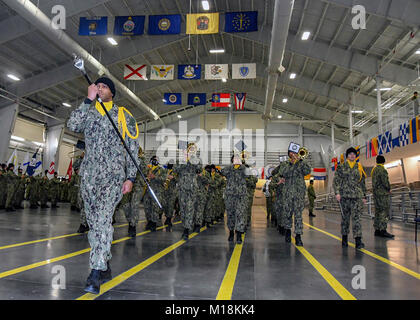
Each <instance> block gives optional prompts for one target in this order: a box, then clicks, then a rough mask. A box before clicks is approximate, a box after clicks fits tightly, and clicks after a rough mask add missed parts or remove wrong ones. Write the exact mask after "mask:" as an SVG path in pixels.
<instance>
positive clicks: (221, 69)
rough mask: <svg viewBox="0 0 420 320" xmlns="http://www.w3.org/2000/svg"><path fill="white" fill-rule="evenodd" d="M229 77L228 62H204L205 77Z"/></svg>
mask: <svg viewBox="0 0 420 320" xmlns="http://www.w3.org/2000/svg"><path fill="white" fill-rule="evenodd" d="M228 77H229V67H228V64H206V68H205V79H206V80H221V79H227V78H228Z"/></svg>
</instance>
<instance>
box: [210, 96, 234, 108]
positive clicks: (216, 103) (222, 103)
mask: <svg viewBox="0 0 420 320" xmlns="http://www.w3.org/2000/svg"><path fill="white" fill-rule="evenodd" d="M211 106H212V107H230V93H213V96H212V102H211Z"/></svg>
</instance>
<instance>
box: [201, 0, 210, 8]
mask: <svg viewBox="0 0 420 320" xmlns="http://www.w3.org/2000/svg"><path fill="white" fill-rule="evenodd" d="M201 5H202V6H203V10H210V4H209V2H208V1H207V0H203V1H201Z"/></svg>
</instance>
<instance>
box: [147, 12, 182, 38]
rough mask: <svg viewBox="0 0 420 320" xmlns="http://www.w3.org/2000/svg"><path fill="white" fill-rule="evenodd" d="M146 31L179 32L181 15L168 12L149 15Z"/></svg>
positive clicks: (153, 33)
mask: <svg viewBox="0 0 420 320" xmlns="http://www.w3.org/2000/svg"><path fill="white" fill-rule="evenodd" d="M148 33H149V34H151V35H157V34H179V33H181V15H180V14H169V15H153V16H149V29H148Z"/></svg>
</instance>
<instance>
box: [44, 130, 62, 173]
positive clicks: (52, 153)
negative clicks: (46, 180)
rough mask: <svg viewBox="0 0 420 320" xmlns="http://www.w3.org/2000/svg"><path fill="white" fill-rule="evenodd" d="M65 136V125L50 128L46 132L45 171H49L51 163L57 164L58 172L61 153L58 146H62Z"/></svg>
mask: <svg viewBox="0 0 420 320" xmlns="http://www.w3.org/2000/svg"><path fill="white" fill-rule="evenodd" d="M63 135H64V123H63V124H59V125H55V126H52V127H48V128H47V130H46V136H47V139H46V142H45V152H44V160H45V161H43V162H42V166H43V168H44V170H48V169H49V167H50V164H51V162H54V163H55V168H56V171H57V170H58V163H59V161H60V159H59V154H60V153H59V152H57V151H58V146H59V145H60V144H61V141H62V139H63Z"/></svg>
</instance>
